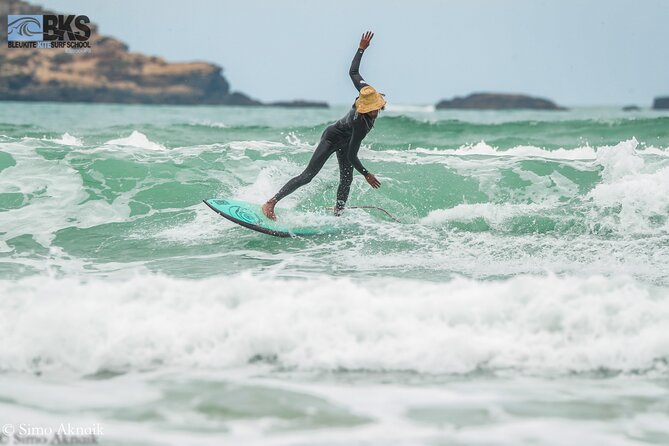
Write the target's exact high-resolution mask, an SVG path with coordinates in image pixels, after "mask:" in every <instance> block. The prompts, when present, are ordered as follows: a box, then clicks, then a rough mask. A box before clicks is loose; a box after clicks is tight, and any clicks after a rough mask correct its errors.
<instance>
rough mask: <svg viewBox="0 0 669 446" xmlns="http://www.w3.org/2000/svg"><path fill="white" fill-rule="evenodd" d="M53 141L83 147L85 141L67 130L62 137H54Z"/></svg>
mask: <svg viewBox="0 0 669 446" xmlns="http://www.w3.org/2000/svg"><path fill="white" fill-rule="evenodd" d="M53 142H55V143H57V144H62V145H64V146H75V147H81V146H83V145H84V143H83V141H82V140H81V139H80V138H77V137H76V136H72V135H70V134H69V133H67V132H65V133H63V136H61V137H60V138H58V139H54V140H53Z"/></svg>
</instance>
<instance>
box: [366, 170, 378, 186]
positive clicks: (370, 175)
mask: <svg viewBox="0 0 669 446" xmlns="http://www.w3.org/2000/svg"><path fill="white" fill-rule="evenodd" d="M365 179H366V180H367V182H368V183H369V185H370V186H372V187H373V188H374V189H378V188H379V187H381V182H380V181H379V180H377V179H376V177H375V176H374V174H373V173H368V174H367V175H365Z"/></svg>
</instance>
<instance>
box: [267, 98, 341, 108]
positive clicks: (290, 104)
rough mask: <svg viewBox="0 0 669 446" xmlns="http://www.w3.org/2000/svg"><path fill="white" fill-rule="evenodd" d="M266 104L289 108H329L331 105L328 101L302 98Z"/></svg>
mask: <svg viewBox="0 0 669 446" xmlns="http://www.w3.org/2000/svg"><path fill="white" fill-rule="evenodd" d="M266 105H269V106H271V107H287V108H328V107H330V106H329V105H328V103H327V102H319V101H304V100H301V99H298V100H294V101H277V102H270V103H268V104H266Z"/></svg>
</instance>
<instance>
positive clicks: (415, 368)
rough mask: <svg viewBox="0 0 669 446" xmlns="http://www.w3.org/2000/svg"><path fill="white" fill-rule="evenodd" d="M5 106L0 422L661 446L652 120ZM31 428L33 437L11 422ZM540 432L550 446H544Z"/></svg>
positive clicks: (130, 435)
mask: <svg viewBox="0 0 669 446" xmlns="http://www.w3.org/2000/svg"><path fill="white" fill-rule="evenodd" d="M345 111H346V107H335V108H333V109H330V110H288V109H273V108H235V107H167V106H125V105H102V104H91V105H77V104H66V105H63V104H40V103H33V104H26V103H12V102H4V103H0V335H1V336H0V370H1V371H2V375H1V377H0V381H2V382H4V385H2V386H0V389H1V390H0V415H2V418H3V420H5V419H6V420H9V421H10V422H11V423H14V424H16V425H18V424H20V423H32V424H33V425H34V426H35V425H57V423H61V422H72V423H79V424H86V423H93V422H99V423H101V424H102V425H103V426H105V434H104V437H103V438H102V439H103V440H104V441H105V442H106V443H107V444H208V443H211V444H221V441H222V440H224V441H228V442H230V443H231V444H237V443H241V442H244V443H248V444H281V445H283V444H286V445H288V444H290V445H298V444H328V445H329V444H333V445H334V444H347V445H349V444H389V443H392V444H407V445H415V444H421V445H422V444H430V445H432V444H509V445H518V444H556V445H557V444H574V442H575V441H576V439H577V440H578V441H582V442H584V443H583V444H615V445H618V444H620V445H628V444H629V445H632V444H666V443H667V442H669V429H667V426H669V417H668V416H667V413H668V412H669V410H668V409H669V403H668V402H667V401H669V398H668V396H669V386H667V377H669V368H668V366H667V364H668V363H669V362H668V361H669V334H668V332H667V330H666V326H667V323H669V275H668V274H667V271H669V149H668V147H669V113H661V112H654V111H641V112H634V113H624V112H621V111H618V110H615V109H606V108H590V109H576V110H571V111H565V112H533V111H518V112H515V111H505V112H473V111H448V112H447V111H439V112H435V111H433V110H431V109H430V108H429V107H419V106H417V107H400V106H395V108H393V107H390V108H389V110H388V111H387V112H386V113H384V114H383V116H382V117H381V118H380V119H379V120H378V121H377V123H376V126H375V129H374V130H373V131H372V133H371V134H370V135H369V136H368V138H367V139H366V140H365V142H364V145H363V147H362V149H361V152H360V157H361V159H362V161H363V163H364V164H365V166H366V167H367V168H368V169H369V170H370V171H372V172H374V173H375V174H377V176H378V177H379V179H380V180H381V182H382V187H381V189H380V190H373V189H371V188H370V187H369V186H368V185H367V184H366V183H365V182H364V180H363V179H362V177H360V176H359V175H358V176H356V177H355V179H354V183H353V187H352V190H351V198H350V200H349V203H350V204H351V205H352V206H364V205H368V206H378V207H381V208H383V209H385V210H387V211H388V212H389V213H390V214H391V215H392V216H394V217H395V218H396V219H397V220H399V222H396V221H393V220H392V219H390V218H388V217H387V216H386V215H384V214H383V213H380V212H377V211H374V210H363V209H351V210H348V211H347V212H346V213H345V214H344V215H343V216H342V217H340V218H336V217H334V216H332V215H330V213H329V212H328V207H331V206H332V205H333V204H334V194H335V190H336V187H337V184H338V171H337V164H336V160H334V159H333V160H331V161H328V163H327V164H326V166H325V167H324V169H323V171H322V172H321V173H320V175H319V176H318V177H316V179H314V181H312V182H311V183H310V184H309V185H308V186H306V187H304V188H302V189H300V190H298V191H297V192H296V193H295V194H293V195H291V196H289V197H288V198H286V199H285V200H284V201H282V202H281V203H280V206H279V207H278V208H277V213H278V215H279V218H280V219H281V218H283V219H284V222H286V221H287V222H289V223H290V222H291V218H295V217H294V216H295V215H297V216H298V218H300V219H301V218H306V219H308V220H309V221H312V222H314V224H317V225H322V226H323V227H335V228H336V229H337V230H336V231H335V232H334V233H332V234H327V235H323V236H317V237H310V238H308V239H305V238H296V239H280V238H275V237H270V236H266V235H263V234H259V233H256V232H252V231H249V230H246V229H244V228H241V227H239V226H237V225H233V224H231V223H229V222H228V221H226V220H225V219H223V218H221V217H220V216H218V215H217V214H215V213H214V212H212V211H211V210H210V209H209V208H208V207H207V206H205V205H204V204H203V203H202V200H203V199H207V198H225V197H228V198H234V199H239V200H245V201H250V202H256V203H261V202H262V201H264V200H265V199H267V198H268V197H270V196H271V195H273V194H274V193H275V192H276V191H277V190H278V188H279V187H280V186H281V185H283V184H284V183H285V181H287V180H288V179H290V178H291V177H292V176H294V175H296V174H298V173H299V172H300V171H301V169H303V167H304V165H305V164H306V163H307V161H308V160H309V157H310V155H311V153H312V151H313V147H314V145H315V144H316V143H317V141H318V138H319V136H320V134H321V132H322V131H323V128H324V127H325V126H326V125H327V124H329V123H330V122H332V121H333V120H335V119H337V118H338V117H340V115H342V114H343V113H344V112H345ZM26 420H27V421H26ZM558 429H559V431H560V432H562V433H564V435H563V436H562V437H559V438H557V437H556V436H555V435H554V432H556V431H557V430H558Z"/></svg>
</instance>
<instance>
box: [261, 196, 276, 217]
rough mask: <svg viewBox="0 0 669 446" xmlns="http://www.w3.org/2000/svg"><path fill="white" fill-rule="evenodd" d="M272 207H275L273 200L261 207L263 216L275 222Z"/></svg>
mask: <svg viewBox="0 0 669 446" xmlns="http://www.w3.org/2000/svg"><path fill="white" fill-rule="evenodd" d="M274 206H276V201H275V200H268V201H267V203H265V204H263V205H262V213H263V214H265V216H266V217H267V218H269V219H270V220H276V215H275V214H274Z"/></svg>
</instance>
